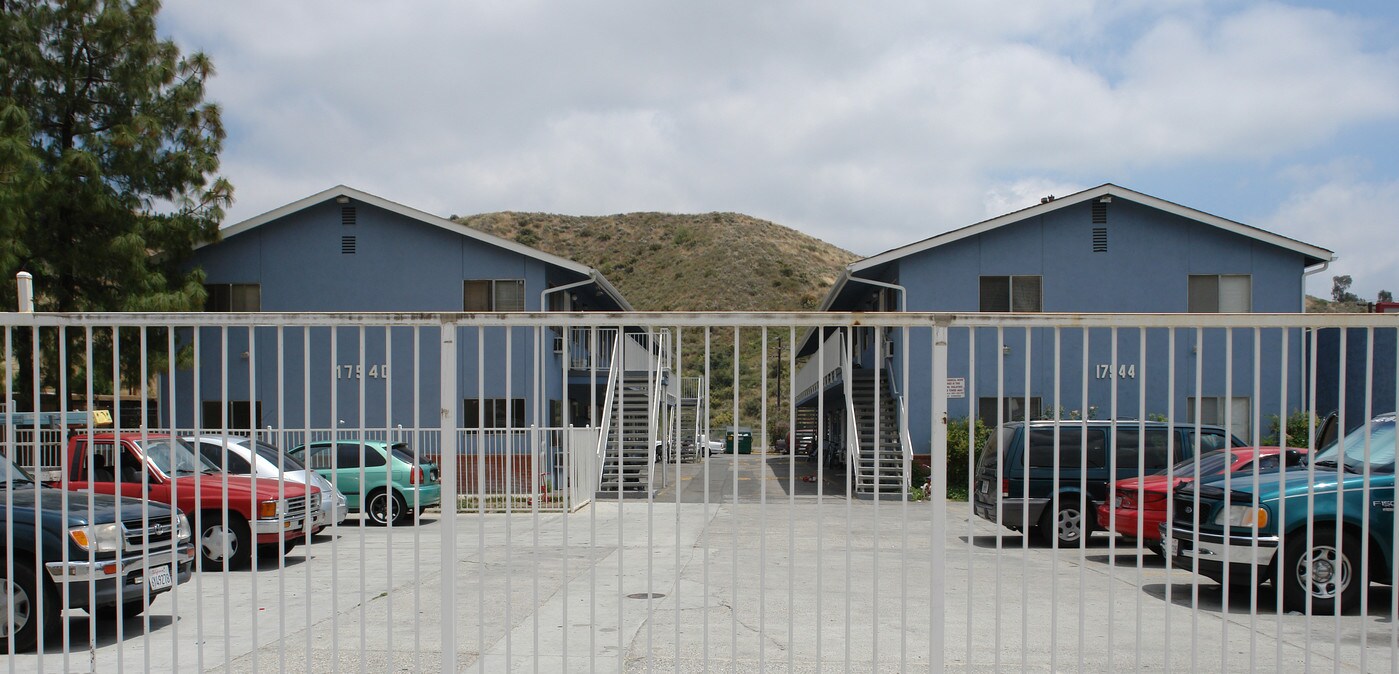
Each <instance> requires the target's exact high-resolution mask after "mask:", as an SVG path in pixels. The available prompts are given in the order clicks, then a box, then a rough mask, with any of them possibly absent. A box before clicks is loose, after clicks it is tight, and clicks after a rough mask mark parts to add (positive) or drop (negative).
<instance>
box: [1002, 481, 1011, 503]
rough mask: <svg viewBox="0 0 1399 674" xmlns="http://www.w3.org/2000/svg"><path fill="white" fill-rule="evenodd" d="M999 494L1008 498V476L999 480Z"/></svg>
mask: <svg viewBox="0 0 1399 674" xmlns="http://www.w3.org/2000/svg"><path fill="white" fill-rule="evenodd" d="M1001 496H1002V497H1003V498H1010V479H1009V478H1006V479H1002V480H1001Z"/></svg>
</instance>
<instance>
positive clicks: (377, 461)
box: [335, 442, 384, 470]
mask: <svg viewBox="0 0 1399 674" xmlns="http://www.w3.org/2000/svg"><path fill="white" fill-rule="evenodd" d="M360 450H364V451H363V454H361V452H360ZM361 456H363V457H364V459H363V463H364V467H365V468H373V467H374V466H382V465H384V455H382V454H380V453H379V450H377V449H374V448H373V447H370V446H368V445H364V446H361V445H360V444H359V443H358V442H342V443H340V444H339V445H338V446H337V447H336V449H335V469H336V470H344V469H346V468H359V467H360V463H361V459H360V457H361Z"/></svg>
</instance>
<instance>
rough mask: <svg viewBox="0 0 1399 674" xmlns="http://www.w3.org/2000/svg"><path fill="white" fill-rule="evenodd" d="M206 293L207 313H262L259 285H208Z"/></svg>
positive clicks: (205, 286) (205, 287) (205, 288)
mask: <svg viewBox="0 0 1399 674" xmlns="http://www.w3.org/2000/svg"><path fill="white" fill-rule="evenodd" d="M204 292H205V294H206V296H205V298H204V310H205V311H262V285H261V284H258V283H206V284H204Z"/></svg>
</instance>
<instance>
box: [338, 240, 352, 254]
mask: <svg viewBox="0 0 1399 674" xmlns="http://www.w3.org/2000/svg"><path fill="white" fill-rule="evenodd" d="M340 254H341V255H354V254H355V237H353V236H342V237H340Z"/></svg>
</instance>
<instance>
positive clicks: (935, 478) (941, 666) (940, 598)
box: [905, 318, 976, 674]
mask: <svg viewBox="0 0 1399 674" xmlns="http://www.w3.org/2000/svg"><path fill="white" fill-rule="evenodd" d="M932 345H933V371H932V384H931V386H930V389H931V390H932V393H933V395H932V399H933V401H932V405H933V408H932V424H931V428H932V433H933V438H932V441H933V446H932V448H931V449H932V457H931V459H930V460H931V466H932V484H931V490H932V494H931V498H932V501H933V526H932V527H931V530H932V541H931V547H930V549H929V562H928V563H929V566H930V567H932V568H931V574H930V576H931V583H930V584H929V593H930V599H931V601H929V602H928V604H929V605H930V606H931V609H930V613H931V616H930V617H931V620H930V621H929V646H928V662H929V664H930V665H931V667H932V671H933V672H934V674H938V673H940V672H943V671H945V668H946V664H945V663H946V660H947V658H946V657H945V650H946V643H947V581H946V577H945V576H946V574H947V557H946V551H945V548H946V541H947V470H946V466H947V465H948V464H947V423H948V419H947V351H948V327H947V322H946V319H945V318H939V319H938V322H937V323H936V324H935V325H934V327H933V339H932ZM905 381H907V379H905ZM905 387H908V385H907V384H905ZM967 432H968V436H967V438H968V439H967V443H968V445H967V449H968V453H969V454H975V453H976V451H975V446H976V426H975V424H972V425H970V426H968V428H967ZM968 475H974V473H973V472H969V473H968ZM967 494H968V497H969V499H971V498H975V497H974V496H973V494H975V491H974V490H970V489H969V490H968V491H967ZM967 545H968V546H970V545H972V542H971V538H970V537H969V538H968V539H967ZM905 554H907V553H905ZM969 585H970V584H969ZM970 594H971V593H970V591H969V592H968V602H967V604H968V606H969V607H970V605H971V601H970ZM969 610H970V609H969ZM971 630H972V623H971V621H970V620H968V621H967V631H968V632H969V633H970V632H971ZM967 665H968V666H971V651H970V650H968V651H967Z"/></svg>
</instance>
